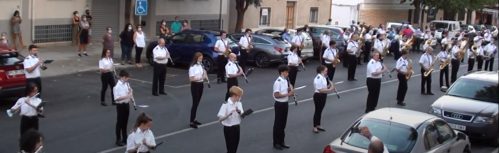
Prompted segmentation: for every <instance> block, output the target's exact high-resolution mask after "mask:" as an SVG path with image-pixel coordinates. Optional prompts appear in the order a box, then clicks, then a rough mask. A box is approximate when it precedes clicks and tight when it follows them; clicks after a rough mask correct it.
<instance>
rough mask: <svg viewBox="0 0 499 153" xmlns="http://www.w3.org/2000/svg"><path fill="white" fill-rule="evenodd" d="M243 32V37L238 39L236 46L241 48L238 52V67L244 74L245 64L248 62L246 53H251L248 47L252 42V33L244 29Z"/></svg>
mask: <svg viewBox="0 0 499 153" xmlns="http://www.w3.org/2000/svg"><path fill="white" fill-rule="evenodd" d="M244 32H245V35H244V36H242V37H241V38H240V39H239V43H238V45H239V47H241V51H240V52H239V54H241V60H239V62H240V64H241V65H240V66H241V68H242V69H243V73H246V62H247V61H248V53H249V52H250V51H251V49H249V47H250V46H249V45H250V43H251V42H252V41H253V37H251V33H252V32H253V31H251V29H246V30H245V31H244ZM251 47H252V46H251Z"/></svg>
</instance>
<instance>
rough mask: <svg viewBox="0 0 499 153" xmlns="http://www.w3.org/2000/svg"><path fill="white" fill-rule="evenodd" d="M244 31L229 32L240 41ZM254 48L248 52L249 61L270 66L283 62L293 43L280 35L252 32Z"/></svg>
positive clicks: (232, 37)
mask: <svg viewBox="0 0 499 153" xmlns="http://www.w3.org/2000/svg"><path fill="white" fill-rule="evenodd" d="M243 36H244V33H234V34H229V38H231V39H233V40H235V41H236V43H237V42H239V39H241V38H243V39H244V37H243ZM251 37H252V39H251V42H252V43H253V49H251V51H250V52H249V54H248V61H249V62H254V63H255V65H256V66H258V67H269V66H270V64H272V63H282V62H285V61H286V59H287V58H286V57H287V56H288V54H289V53H291V52H290V48H291V45H290V44H289V43H287V42H286V41H284V39H282V38H281V37H280V36H273V35H264V34H252V35H251Z"/></svg>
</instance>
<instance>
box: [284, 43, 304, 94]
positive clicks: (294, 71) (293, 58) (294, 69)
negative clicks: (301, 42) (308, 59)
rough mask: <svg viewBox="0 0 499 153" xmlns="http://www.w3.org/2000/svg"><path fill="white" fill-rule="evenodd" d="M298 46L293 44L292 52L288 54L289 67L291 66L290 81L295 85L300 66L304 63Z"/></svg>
mask: <svg viewBox="0 0 499 153" xmlns="http://www.w3.org/2000/svg"><path fill="white" fill-rule="evenodd" d="M297 50H298V47H297V46H291V54H289V55H288V57H287V58H288V67H289V82H290V83H291V85H293V86H295V82H296V77H297V76H298V66H299V65H300V63H302V61H301V58H299V57H298V54H297Z"/></svg>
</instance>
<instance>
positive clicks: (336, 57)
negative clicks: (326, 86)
mask: <svg viewBox="0 0 499 153" xmlns="http://www.w3.org/2000/svg"><path fill="white" fill-rule="evenodd" d="M336 50H337V51H338V48H336ZM340 62H341V61H340V55H339V54H338V52H336V56H334V60H333V62H331V64H332V65H333V67H336V64H338V63H340Z"/></svg>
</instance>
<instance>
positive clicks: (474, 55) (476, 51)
mask: <svg viewBox="0 0 499 153" xmlns="http://www.w3.org/2000/svg"><path fill="white" fill-rule="evenodd" d="M471 52H472V53H473V57H475V58H476V56H477V55H478V46H477V45H473V46H471Z"/></svg>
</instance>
